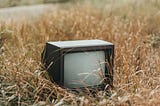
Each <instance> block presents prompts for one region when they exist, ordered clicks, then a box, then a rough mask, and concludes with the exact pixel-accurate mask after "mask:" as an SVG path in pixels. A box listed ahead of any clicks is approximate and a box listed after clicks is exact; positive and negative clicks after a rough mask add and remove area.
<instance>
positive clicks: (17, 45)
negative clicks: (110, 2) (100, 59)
mask: <svg viewBox="0 0 160 106" xmlns="http://www.w3.org/2000/svg"><path fill="white" fill-rule="evenodd" d="M152 2H153V1H151V3H150V4H147V5H148V6H150V8H151V9H152V11H150V12H149V13H147V12H146V11H145V6H144V5H146V4H139V5H140V6H139V5H138V7H139V9H137V8H136V9H135V10H134V8H132V6H133V7H134V6H135V4H129V6H122V7H121V11H120V10H119V8H118V9H117V8H113V9H112V10H105V9H104V10H103V11H102V9H97V8H95V7H94V6H92V5H89V4H87V5H83V6H82V5H76V6H73V7H72V8H68V10H66V9H60V10H57V11H55V12H54V13H45V14H44V15H43V16H42V17H41V18H40V19H39V20H33V21H29V20H22V21H12V20H10V21H3V22H1V23H0V32H1V35H0V36H1V38H5V40H3V53H2V54H0V105H37V106H39V105H64V104H69V105H80V106H83V105H87V106H88V105H158V104H160V101H159V96H160V64H159V63H160V46H159V45H160V39H159V38H160V29H159V28H160V21H159V19H160V15H158V9H157V8H158V7H157V8H156V9H155V4H154V2H153V4H152ZM146 8H148V7H146ZM153 8H154V9H153ZM122 11H123V12H122ZM145 12H146V13H145ZM75 39H102V40H106V41H110V42H113V43H114V44H115V65H114V89H113V90H112V91H111V96H110V97H108V96H106V95H105V92H103V91H100V92H98V93H97V96H96V97H92V96H91V95H90V94H86V95H81V94H80V95H76V94H74V93H73V92H70V91H68V90H65V89H62V88H60V87H58V85H56V84H53V83H51V82H50V81H49V79H48V77H47V74H46V71H45V70H43V69H42V68H41V66H42V65H41V60H40V59H41V52H42V50H43V47H44V45H45V43H46V42H47V41H58V40H75Z"/></svg>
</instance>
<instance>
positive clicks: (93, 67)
mask: <svg viewBox="0 0 160 106" xmlns="http://www.w3.org/2000/svg"><path fill="white" fill-rule="evenodd" d="M113 58H114V45H113V44H112V43H110V42H106V41H102V40H78V41H60V42H47V43H46V47H45V49H44V52H43V53H42V61H43V63H44V65H45V67H46V69H47V71H48V73H49V76H50V78H51V79H52V81H53V82H56V83H57V84H59V85H60V86H62V87H65V88H70V89H77V88H78V89H79V88H82V89H83V88H97V87H100V88H102V89H103V88H104V86H105V85H106V84H107V83H108V84H109V85H112V83H113ZM108 64H109V66H108ZM106 79H107V80H109V81H106ZM105 81H106V82H107V83H106V82H105ZM102 85H103V86H102Z"/></svg>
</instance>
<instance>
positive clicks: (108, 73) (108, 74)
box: [58, 45, 114, 89]
mask: <svg viewBox="0 0 160 106" xmlns="http://www.w3.org/2000/svg"><path fill="white" fill-rule="evenodd" d="M92 51H104V52H105V60H106V59H107V61H108V63H109V65H110V67H111V70H108V68H107V66H106V65H105V78H106V79H107V82H103V83H101V84H99V85H95V86H86V87H80V88H71V89H85V88H89V89H95V88H97V89H104V87H105V85H106V84H109V86H110V87H113V63H114V45H102V46H100V45H99V46H85V47H71V48H62V49H61V50H60V56H61V58H60V73H59V74H60V75H58V76H60V82H58V83H59V84H60V85H61V86H62V87H64V88H66V87H65V86H64V56H65V55H66V54H68V53H78V52H92ZM108 56H111V58H112V60H110V57H109V58H108Z"/></svg>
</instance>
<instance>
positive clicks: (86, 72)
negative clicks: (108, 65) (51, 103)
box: [64, 51, 105, 88]
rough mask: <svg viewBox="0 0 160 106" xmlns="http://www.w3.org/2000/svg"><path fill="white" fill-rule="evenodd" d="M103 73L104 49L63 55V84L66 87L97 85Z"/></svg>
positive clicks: (101, 79)
mask: <svg viewBox="0 0 160 106" xmlns="http://www.w3.org/2000/svg"><path fill="white" fill-rule="evenodd" d="M104 74H105V52H104V51H90V52H78V53H68V54H65V56H64V86H65V87H67V88H77V87H85V86H86V87H88V86H95V85H99V84H101V82H102V81H103V79H104V76H103V75H104Z"/></svg>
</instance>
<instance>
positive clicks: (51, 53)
mask: <svg viewBox="0 0 160 106" xmlns="http://www.w3.org/2000/svg"><path fill="white" fill-rule="evenodd" d="M59 57H60V48H59V47H57V46H54V45H52V44H49V43H46V47H45V49H44V51H43V53H42V60H43V64H44V66H45V68H46V70H47V71H48V73H49V75H50V78H51V81H52V82H56V83H60V58H59Z"/></svg>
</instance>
